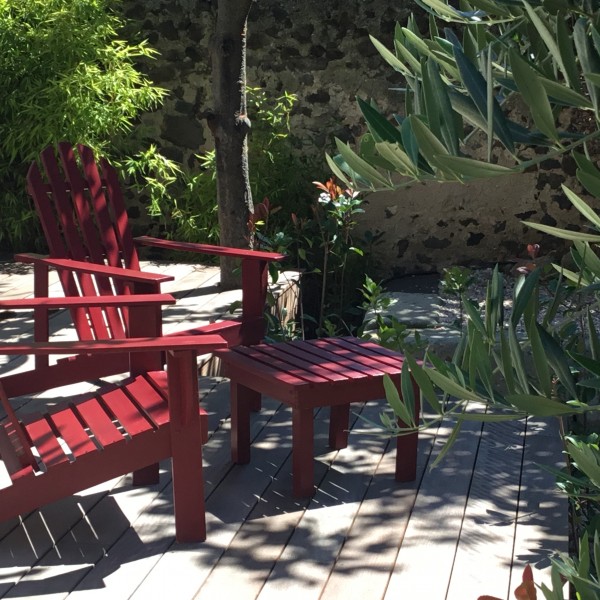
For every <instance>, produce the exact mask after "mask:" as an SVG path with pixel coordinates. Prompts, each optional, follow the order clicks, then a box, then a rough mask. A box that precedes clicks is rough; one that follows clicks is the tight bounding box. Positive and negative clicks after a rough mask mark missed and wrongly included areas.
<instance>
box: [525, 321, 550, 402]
mask: <svg viewBox="0 0 600 600" xmlns="http://www.w3.org/2000/svg"><path fill="white" fill-rule="evenodd" d="M525 326H526V329H527V336H528V337H529V343H530V344H531V354H532V357H533V365H534V367H535V371H536V373H537V376H538V382H539V386H540V388H541V391H542V393H543V394H544V396H546V398H550V397H551V396H552V380H551V376H550V368H549V366H548V359H547V358H546V353H545V352H544V346H543V344H542V340H541V338H540V334H539V332H538V329H537V327H536V326H537V323H536V322H535V319H530V320H528V321H527V322H526V324H525Z"/></svg>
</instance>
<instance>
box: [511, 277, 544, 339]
mask: <svg viewBox="0 0 600 600" xmlns="http://www.w3.org/2000/svg"><path fill="white" fill-rule="evenodd" d="M540 273H541V271H540V270H539V269H535V271H532V272H531V273H529V275H527V277H524V278H523V279H522V283H521V282H519V283H518V285H516V286H515V290H514V293H515V299H514V302H513V311H512V314H511V316H510V320H511V323H512V324H513V325H514V326H515V327H516V326H517V323H518V322H519V319H520V318H521V316H522V315H523V313H524V312H525V308H526V307H527V305H528V304H529V303H530V302H531V299H532V297H533V296H534V294H535V293H536V287H537V284H538V281H539V279H540Z"/></svg>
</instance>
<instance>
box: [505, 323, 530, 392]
mask: <svg viewBox="0 0 600 600" xmlns="http://www.w3.org/2000/svg"><path fill="white" fill-rule="evenodd" d="M508 347H509V348H510V354H511V358H512V361H513V365H514V368H515V374H516V376H517V380H518V382H519V385H520V386H521V390H522V391H523V392H524V393H525V394H528V393H529V379H528V378H527V372H526V371H525V362H524V360H523V351H522V350H521V346H520V345H519V341H518V340H517V334H516V332H515V327H514V325H513V324H512V323H509V325H508Z"/></svg>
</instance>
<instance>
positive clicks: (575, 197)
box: [561, 184, 600, 229]
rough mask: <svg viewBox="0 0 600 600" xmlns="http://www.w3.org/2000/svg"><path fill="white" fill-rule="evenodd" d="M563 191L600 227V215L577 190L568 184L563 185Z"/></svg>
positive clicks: (574, 204) (587, 217)
mask: <svg viewBox="0 0 600 600" xmlns="http://www.w3.org/2000/svg"><path fill="white" fill-rule="evenodd" d="M561 187H562V190H563V192H564V193H565V195H566V196H567V198H568V199H569V200H570V201H571V204H572V205H573V206H574V207H575V208H576V209H577V210H578V211H579V212H580V213H581V214H582V215H583V216H584V217H585V218H586V219H587V220H588V221H589V222H590V223H592V224H593V225H594V226H595V227H596V228H597V229H600V217H599V216H598V215H597V213H596V211H595V210H594V209H592V208H591V207H590V206H589V205H588V204H586V203H585V202H584V201H583V200H582V199H581V198H580V197H579V196H578V195H577V194H576V193H575V192H573V191H571V190H570V189H569V188H568V187H567V186H566V185H564V184H562V185H561Z"/></svg>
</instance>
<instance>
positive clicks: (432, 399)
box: [404, 354, 443, 415]
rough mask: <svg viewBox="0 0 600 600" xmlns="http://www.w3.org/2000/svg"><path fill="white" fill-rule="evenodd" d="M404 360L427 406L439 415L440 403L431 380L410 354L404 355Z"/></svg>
mask: <svg viewBox="0 0 600 600" xmlns="http://www.w3.org/2000/svg"><path fill="white" fill-rule="evenodd" d="M404 360H405V361H406V363H407V364H408V366H409V368H410V372H411V374H412V376H413V378H414V380H415V382H416V384H417V385H418V386H419V389H420V390H421V393H422V394H423V397H424V398H425V400H427V402H428V403H429V406H431V408H432V409H433V410H434V411H435V412H436V413H437V414H438V415H441V414H442V413H443V411H442V405H441V404H440V401H439V399H438V397H437V395H436V393H435V390H434V389H433V385H432V384H431V380H430V379H429V377H427V374H426V373H425V371H424V370H423V367H422V366H421V365H419V364H418V363H417V361H416V360H415V359H414V358H413V357H412V356H411V355H410V354H406V355H405V356H404Z"/></svg>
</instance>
